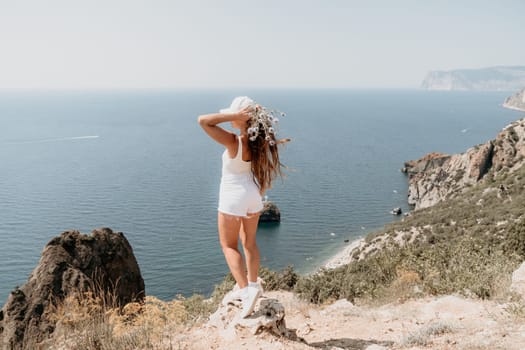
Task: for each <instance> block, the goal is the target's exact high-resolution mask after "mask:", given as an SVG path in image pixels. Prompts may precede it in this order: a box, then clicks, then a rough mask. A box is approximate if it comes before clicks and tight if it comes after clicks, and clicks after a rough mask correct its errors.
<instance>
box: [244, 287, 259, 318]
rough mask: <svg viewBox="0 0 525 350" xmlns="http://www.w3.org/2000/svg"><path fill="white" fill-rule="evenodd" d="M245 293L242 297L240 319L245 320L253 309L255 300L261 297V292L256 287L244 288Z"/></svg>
mask: <svg viewBox="0 0 525 350" xmlns="http://www.w3.org/2000/svg"><path fill="white" fill-rule="evenodd" d="M246 288H247V291H246V293H243V296H242V311H241V317H242V318H246V317H248V316H250V315H251V313H252V312H253V309H254V308H255V303H256V302H257V299H258V298H259V297H260V296H261V291H260V290H259V288H256V287H246Z"/></svg>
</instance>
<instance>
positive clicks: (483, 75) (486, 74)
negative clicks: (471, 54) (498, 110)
mask: <svg viewBox="0 0 525 350" xmlns="http://www.w3.org/2000/svg"><path fill="white" fill-rule="evenodd" d="M524 86H525V66H499V67H488V68H480V69H456V70H450V71H431V72H429V73H428V74H427V76H426V77H425V79H424V80H423V82H422V83H421V87H422V88H423V89H427V90H509V91H512V90H519V89H521V88H523V87H524Z"/></svg>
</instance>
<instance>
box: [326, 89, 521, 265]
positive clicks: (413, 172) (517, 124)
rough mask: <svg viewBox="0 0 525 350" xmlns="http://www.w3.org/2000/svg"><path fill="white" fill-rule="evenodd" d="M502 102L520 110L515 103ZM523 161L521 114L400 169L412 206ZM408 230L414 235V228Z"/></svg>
mask: <svg viewBox="0 0 525 350" xmlns="http://www.w3.org/2000/svg"><path fill="white" fill-rule="evenodd" d="M509 99H510V98H509ZM509 99H507V101H506V104H507V102H508V101H509ZM516 99H520V100H521V99H525V89H523V90H522V91H521V92H519V93H518V94H516V95H515V96H514V100H516ZM504 106H505V107H506V108H512V109H517V110H522V109H520V107H516V106H515V105H510V104H507V105H504ZM524 106H525V104H524ZM523 111H525V109H524V110H523ZM524 164H525V119H524V118H522V119H520V120H517V121H514V122H512V123H510V124H509V125H507V126H506V127H504V128H503V129H502V130H501V131H500V132H499V133H498V134H497V136H496V138H495V139H493V140H489V141H487V142H486V143H484V144H481V145H477V146H474V147H471V148H469V149H468V150H467V151H466V152H464V153H460V154H453V155H448V154H443V153H429V154H427V155H425V156H424V157H422V158H420V159H418V160H411V161H407V162H406V163H405V167H404V171H405V172H406V173H407V176H408V182H409V189H408V202H409V204H410V205H412V206H413V207H414V209H415V210H419V209H423V208H428V207H431V206H433V205H435V204H437V203H439V202H442V201H444V200H445V199H449V198H454V197H455V196H457V195H459V194H461V193H463V192H464V191H465V190H467V189H468V188H470V187H471V186H473V185H475V184H477V183H478V182H482V181H484V180H486V179H492V178H493V177H494V176H495V175H497V174H498V173H501V172H505V171H509V172H513V171H514V170H516V169H518V168H520V167H521V166H522V165H524ZM403 234H407V233H406V232H399V233H398V236H401V235H403ZM409 234H410V235H412V236H415V235H417V233H415V232H411V233H409ZM381 237H382V236H381V234H380V235H379V236H378V237H376V238H374V240H372V242H369V243H367V242H366V240H365V238H364V237H360V238H357V239H355V240H353V241H351V242H350V243H349V244H348V245H346V246H345V247H344V248H343V249H341V250H340V251H338V252H337V253H335V254H334V255H333V256H332V257H330V258H328V259H327V260H326V261H325V262H324V263H322V264H321V266H320V267H319V269H334V268H337V267H340V266H343V265H346V264H349V263H350V262H352V261H354V260H359V259H361V258H363V257H364V256H366V254H367V252H369V251H376V250H378V249H382V248H383V246H384V245H385V242H384V239H381ZM398 241H399V242H400V243H402V242H403V241H402V240H401V239H398Z"/></svg>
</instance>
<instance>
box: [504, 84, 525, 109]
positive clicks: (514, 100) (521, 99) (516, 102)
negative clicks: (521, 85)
mask: <svg viewBox="0 0 525 350" xmlns="http://www.w3.org/2000/svg"><path fill="white" fill-rule="evenodd" d="M503 107H506V108H510V109H516V110H518V111H523V112H525V89H522V90H521V91H520V92H518V93H516V94H515V95H512V96H510V97H507V99H506V100H505V102H504V103H503Z"/></svg>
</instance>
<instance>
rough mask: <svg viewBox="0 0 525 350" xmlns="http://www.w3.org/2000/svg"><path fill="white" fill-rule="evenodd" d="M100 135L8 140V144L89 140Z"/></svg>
mask: <svg viewBox="0 0 525 350" xmlns="http://www.w3.org/2000/svg"><path fill="white" fill-rule="evenodd" d="M99 137H100V136H98V135H87V136H69V137H59V138H52V139H40V140H29V141H17V142H7V144H8V145H23V144H30V143H46V142H60V141H71V140H87V139H98V138H99Z"/></svg>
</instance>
